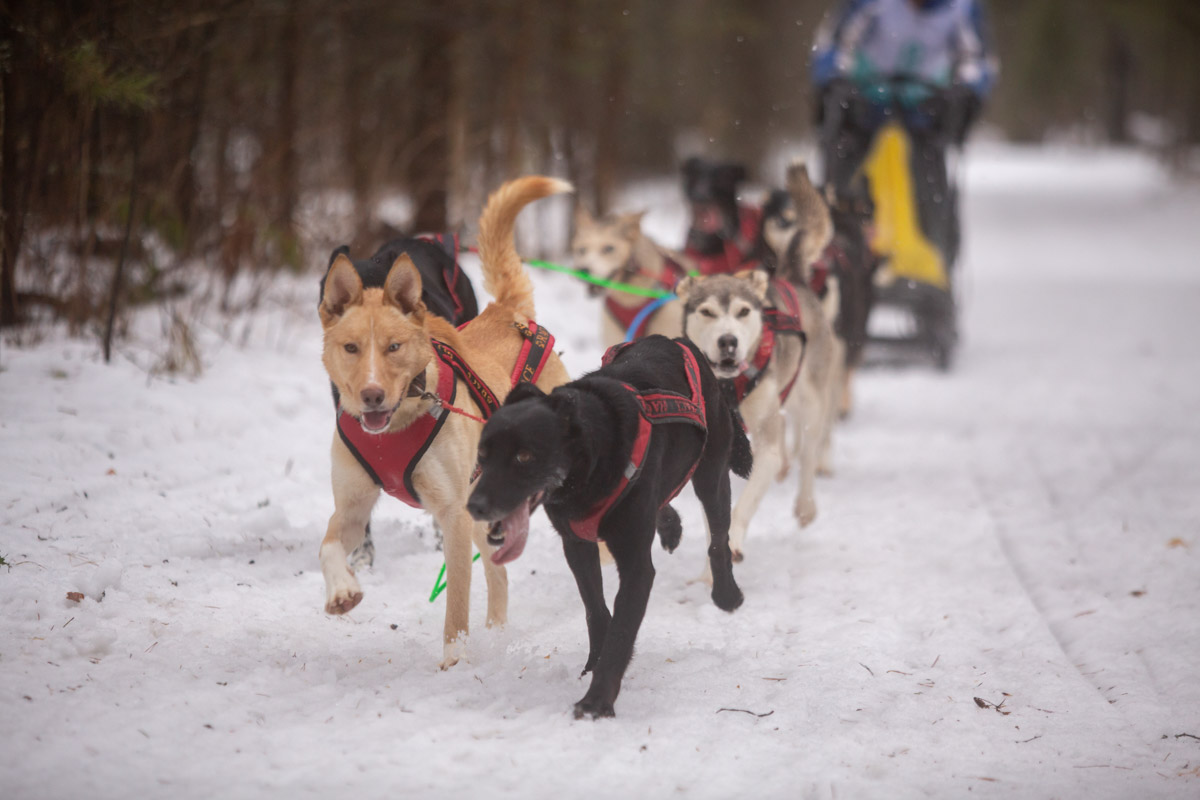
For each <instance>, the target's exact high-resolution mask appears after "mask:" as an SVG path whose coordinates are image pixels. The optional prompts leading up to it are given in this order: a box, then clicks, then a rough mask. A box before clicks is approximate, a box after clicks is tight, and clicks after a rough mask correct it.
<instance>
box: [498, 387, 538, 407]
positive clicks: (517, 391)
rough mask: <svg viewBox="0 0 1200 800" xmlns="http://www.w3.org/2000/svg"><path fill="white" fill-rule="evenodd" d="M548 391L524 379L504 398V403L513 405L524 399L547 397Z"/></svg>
mask: <svg viewBox="0 0 1200 800" xmlns="http://www.w3.org/2000/svg"><path fill="white" fill-rule="evenodd" d="M545 396H546V393H545V392H543V391H542V390H541V389H539V388H538V387H537V384H535V383H529V382H528V381H524V382H522V383H518V384H517V385H516V386H514V387H513V388H512V391H511V392H509V393H508V397H505V398H504V405H506V406H511V405H512V404H513V403H519V402H521V401H522V400H536V399H537V398H539V397H545Z"/></svg>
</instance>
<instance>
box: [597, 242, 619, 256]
mask: <svg viewBox="0 0 1200 800" xmlns="http://www.w3.org/2000/svg"><path fill="white" fill-rule="evenodd" d="M616 249H617V248H615V247H613V246H612V245H611V244H606V245H604V247H602V248H601V249H600V252H601V253H604V255H606V256H610V255H612V253H613V251H614V250H616Z"/></svg>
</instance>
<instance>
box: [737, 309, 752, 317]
mask: <svg viewBox="0 0 1200 800" xmlns="http://www.w3.org/2000/svg"><path fill="white" fill-rule="evenodd" d="M737 316H738V319H745V318H746V317H748V316H750V309H749V308H743V309H742V310H741V311H739V312H738V313H737Z"/></svg>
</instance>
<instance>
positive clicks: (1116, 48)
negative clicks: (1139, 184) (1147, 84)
mask: <svg viewBox="0 0 1200 800" xmlns="http://www.w3.org/2000/svg"><path fill="white" fill-rule="evenodd" d="M1132 76H1133V50H1132V48H1131V47H1130V46H1129V37H1128V35H1127V34H1125V33H1124V32H1122V31H1121V29H1120V28H1118V27H1117V26H1116V25H1114V24H1110V26H1109V29H1108V35H1107V41H1106V42H1105V46H1104V79H1105V80H1104V83H1105V93H1104V96H1105V100H1106V103H1105V109H1104V110H1105V114H1104V128H1105V133H1106V134H1107V137H1108V141H1110V142H1112V143H1113V144H1127V143H1128V142H1129V111H1130V104H1129V99H1130V98H1129V88H1130V83H1131V78H1132Z"/></svg>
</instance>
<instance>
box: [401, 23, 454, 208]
mask: <svg viewBox="0 0 1200 800" xmlns="http://www.w3.org/2000/svg"><path fill="white" fill-rule="evenodd" d="M456 9H457V3H453V2H445V3H443V4H442V6H441V7H440V8H439V9H437V10H433V11H430V12H429V16H427V17H426V18H425V19H424V20H423V21H422V24H421V25H420V26H419V27H418V31H417V35H416V41H415V49H416V72H415V74H414V76H413V85H414V86H419V87H421V91H419V92H416V93H415V94H414V95H413V100H414V102H415V103H416V106H417V108H416V114H415V116H414V119H415V121H416V122H415V125H416V128H417V130H415V131H414V137H413V141H418V142H420V144H419V145H418V146H417V147H415V148H414V152H413V157H412V160H411V161H410V162H409V167H408V176H409V183H410V186H411V190H412V193H413V196H414V200H415V201H416V207H417V210H416V214H415V215H414V218H413V228H414V230H417V231H443V230H445V229H446V201H447V191H448V189H449V186H450V181H451V173H450V136H449V119H450V110H451V105H452V104H451V99H450V98H451V95H452V93H453V92H454V90H455V81H454V65H453V63H452V61H451V58H450V54H451V52H453V49H454V46H455V42H456V40H457V37H458V33H457V28H456V25H455V12H456Z"/></svg>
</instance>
